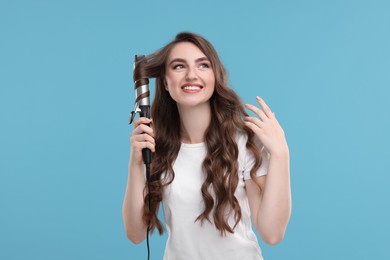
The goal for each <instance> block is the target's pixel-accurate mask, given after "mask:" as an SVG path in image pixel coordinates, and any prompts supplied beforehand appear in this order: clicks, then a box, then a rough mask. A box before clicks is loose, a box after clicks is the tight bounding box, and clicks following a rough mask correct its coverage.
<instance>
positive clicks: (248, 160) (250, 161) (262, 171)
mask: <svg viewBox="0 0 390 260" xmlns="http://www.w3.org/2000/svg"><path fill="white" fill-rule="evenodd" d="M256 144H257V145H258V146H259V148H260V147H261V148H260V151H261V156H262V158H263V160H262V162H261V165H260V167H259V169H258V170H257V172H256V176H257V177H259V176H263V175H266V174H267V172H268V167H269V160H270V154H269V152H268V151H267V150H266V149H265V147H264V145H263V144H261V143H260V142H256ZM254 164H255V157H254V156H253V154H252V153H251V152H250V151H249V150H248V149H246V152H245V163H244V169H243V171H244V180H250V179H252V178H251V175H250V172H251V169H252V167H253V165H254Z"/></svg>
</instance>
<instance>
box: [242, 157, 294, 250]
mask: <svg viewBox="0 0 390 260" xmlns="http://www.w3.org/2000/svg"><path fill="white" fill-rule="evenodd" d="M245 186H246V192H247V195H248V201H249V207H250V210H251V214H252V221H253V224H254V226H255V228H256V230H257V232H259V234H260V236H261V238H262V239H263V240H264V241H265V242H266V243H268V244H270V245H275V244H277V243H279V242H280V241H281V240H282V239H283V237H284V233H285V231H286V228H287V224H288V221H289V219H290V215H291V188H290V169H289V153H288V151H286V152H284V153H281V154H277V155H276V154H271V156H270V162H269V168H268V173H267V175H266V176H260V177H256V178H255V179H254V180H247V181H246V182H245Z"/></svg>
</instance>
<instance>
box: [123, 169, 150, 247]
mask: <svg viewBox="0 0 390 260" xmlns="http://www.w3.org/2000/svg"><path fill="white" fill-rule="evenodd" d="M144 176H145V165H144V164H135V163H130V162H129V166H128V179H127V186H126V193H125V197H124V200H123V206H122V215H123V223H124V226H125V230H126V235H127V237H128V238H129V240H131V241H132V242H133V243H135V244H138V243H140V242H142V241H143V240H144V239H145V237H146V229H147V227H146V226H145V224H144V222H143V220H142V212H143V206H144V188H145V177H144Z"/></svg>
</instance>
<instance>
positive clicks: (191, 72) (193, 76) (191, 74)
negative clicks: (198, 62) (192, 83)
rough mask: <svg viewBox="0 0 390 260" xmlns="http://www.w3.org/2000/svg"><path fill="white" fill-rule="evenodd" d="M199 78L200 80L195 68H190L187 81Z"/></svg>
mask: <svg viewBox="0 0 390 260" xmlns="http://www.w3.org/2000/svg"><path fill="white" fill-rule="evenodd" d="M197 78H198V75H197V74H196V71H195V68H191V67H189V68H188V70H187V74H186V79H187V80H194V79H197Z"/></svg>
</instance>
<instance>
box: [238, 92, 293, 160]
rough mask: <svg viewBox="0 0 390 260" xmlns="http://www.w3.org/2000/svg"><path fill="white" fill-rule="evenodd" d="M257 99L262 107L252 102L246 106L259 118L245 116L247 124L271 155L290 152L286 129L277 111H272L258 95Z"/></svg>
mask: <svg viewBox="0 0 390 260" xmlns="http://www.w3.org/2000/svg"><path fill="white" fill-rule="evenodd" d="M256 100H257V103H258V104H259V105H260V107H261V109H260V108H258V107H256V106H254V105H251V104H246V105H245V107H246V108H248V109H250V110H251V111H253V112H254V113H255V114H256V115H257V116H258V118H257V117H252V116H248V117H246V118H245V124H246V125H247V126H248V127H249V128H250V129H252V131H253V132H254V133H255V134H256V136H257V137H258V138H259V139H260V141H261V142H262V144H263V145H264V146H265V148H266V149H267V151H268V152H269V153H270V155H271V156H272V155H273V154H275V155H278V154H285V153H288V145H287V141H286V138H285V135H284V131H283V129H282V127H281V126H280V124H279V122H278V120H277V119H276V117H275V113H274V112H272V111H271V109H270V108H269V107H268V105H267V104H266V103H265V102H264V100H263V99H261V98H260V97H256Z"/></svg>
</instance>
